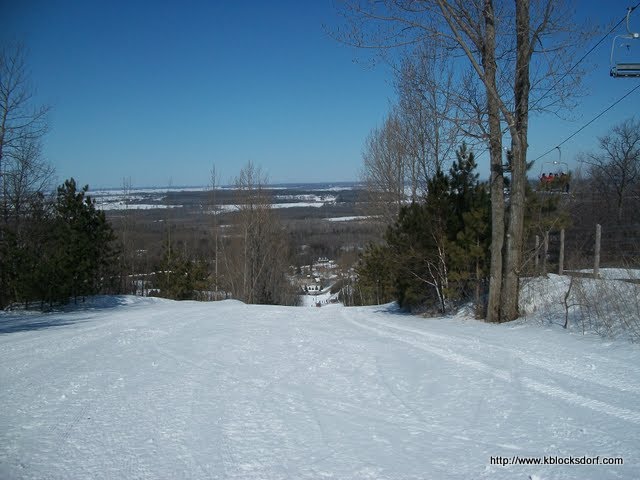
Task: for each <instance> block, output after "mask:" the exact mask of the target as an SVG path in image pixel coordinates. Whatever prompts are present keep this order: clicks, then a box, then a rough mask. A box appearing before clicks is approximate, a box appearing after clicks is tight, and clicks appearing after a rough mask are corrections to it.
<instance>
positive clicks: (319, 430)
mask: <svg viewBox="0 0 640 480" xmlns="http://www.w3.org/2000/svg"><path fill="white" fill-rule="evenodd" d="M0 386H1V388H0V405H1V408H0V478H2V479H18V478H27V479H222V478H230V479H314V480H315V479H330V478H333V479H341V480H342V479H347V480H349V479H474V480H475V479H509V480H511V479H536V480H547V479H576V478H580V479H619V478H627V479H632V478H635V479H637V478H640V448H639V446H640V351H639V349H638V347H637V346H635V345H632V344H629V343H626V342H607V341H604V340H602V339H601V338H599V337H596V336H582V335H577V334H575V333H570V332H566V331H564V330H562V329H560V328H556V327H547V328H544V327H541V326H539V325H529V324H527V323H524V322H516V323H511V324H506V325H489V324H484V323H480V322H477V321H474V320H470V319H466V318H462V317H457V318H446V319H423V318H417V317H412V316H407V315H402V314H400V313H399V312H397V311H396V310H395V309H394V307H393V306H385V307H368V308H344V307H341V306H336V305H329V306H323V307H322V308H315V307H314V308H311V307H307V308H304V307H298V308H286V307H268V306H248V305H244V304H241V303H239V302H236V301H224V302H217V303H195V302H172V301H167V300H159V299H142V298H135V297H100V298H97V299H93V300H92V303H90V304H88V305H86V306H84V307H81V308H75V309H69V310H68V311H66V312H61V313H49V314H44V315H42V314H28V313H11V312H4V313H0ZM545 456H546V457H548V458H556V457H561V458H567V459H568V458H570V457H573V458H576V459H581V458H584V457H585V456H587V457H596V456H599V458H600V459H603V458H604V457H615V458H622V459H623V461H624V465H507V466H501V465H495V464H492V463H491V457H494V458H495V457H502V458H503V459H509V460H511V459H516V458H528V457H531V458H534V459H535V458H539V459H540V460H541V461H542V460H543V459H544V457H545Z"/></svg>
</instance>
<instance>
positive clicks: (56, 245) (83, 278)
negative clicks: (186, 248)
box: [0, 178, 118, 307]
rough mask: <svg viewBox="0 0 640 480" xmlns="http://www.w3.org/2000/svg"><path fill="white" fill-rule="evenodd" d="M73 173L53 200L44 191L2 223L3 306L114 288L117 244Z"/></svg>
mask: <svg viewBox="0 0 640 480" xmlns="http://www.w3.org/2000/svg"><path fill="white" fill-rule="evenodd" d="M87 191H88V186H84V187H83V188H81V189H78V187H77V185H76V181H75V180H74V179H73V178H71V179H69V180H67V181H65V182H64V184H62V185H60V186H59V187H58V189H57V194H56V196H55V199H54V200H53V201H49V200H47V199H46V198H45V197H44V195H43V194H42V193H40V192H38V193H36V194H34V195H32V196H31V197H30V201H29V202H28V204H27V205H26V206H25V208H24V209H23V210H22V212H21V213H20V214H19V215H17V214H15V211H14V210H10V209H6V210H5V215H4V219H3V222H2V228H1V229H0V235H1V237H0V238H1V241H0V271H1V272H2V273H1V274H0V286H1V288H0V292H1V294H0V306H2V307H5V306H6V305H9V304H12V303H16V302H18V303H22V304H24V305H25V306H27V307H28V306H29V304H31V303H33V302H35V303H38V304H39V305H40V306H41V307H44V306H51V305H53V304H58V303H66V302H68V301H69V300H74V301H77V300H78V299H79V298H84V297H86V296H87V295H93V294H96V293H98V292H105V291H109V290H110V289H111V290H113V287H114V285H115V282H114V279H115V276H116V271H115V269H114V267H115V266H116V262H115V259H116V256H117V254H118V251H117V248H116V246H115V244H114V240H115V236H114V234H113V230H112V229H111V226H110V225H109V223H108V222H107V221H106V219H105V216H104V212H102V211H100V210H97V209H96V207H95V201H94V200H93V199H92V198H91V197H90V196H88V195H87Z"/></svg>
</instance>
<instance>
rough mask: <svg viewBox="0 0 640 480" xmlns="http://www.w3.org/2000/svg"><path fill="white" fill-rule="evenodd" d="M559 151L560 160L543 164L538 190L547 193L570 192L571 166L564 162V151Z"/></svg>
mask: <svg viewBox="0 0 640 480" xmlns="http://www.w3.org/2000/svg"><path fill="white" fill-rule="evenodd" d="M556 148H557V149H558V160H551V161H547V162H543V163H542V165H541V166H540V175H539V177H538V178H539V180H540V182H539V187H538V190H542V191H546V192H568V191H569V190H568V186H569V180H570V179H571V173H570V172H569V164H568V163H567V162H563V161H562V151H561V150H560V147H556Z"/></svg>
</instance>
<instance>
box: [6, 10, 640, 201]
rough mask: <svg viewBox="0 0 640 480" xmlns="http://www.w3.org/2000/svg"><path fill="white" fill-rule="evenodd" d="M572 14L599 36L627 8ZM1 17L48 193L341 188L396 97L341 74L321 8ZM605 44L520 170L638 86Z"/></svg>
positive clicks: (571, 148)
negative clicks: (37, 121) (38, 128)
mask: <svg viewBox="0 0 640 480" xmlns="http://www.w3.org/2000/svg"><path fill="white" fill-rule="evenodd" d="M579 4H580V5H583V7H582V8H584V12H585V13H586V14H589V15H590V16H591V17H592V18H593V19H594V20H596V21H598V22H599V23H600V22H601V23H602V24H609V23H610V22H612V21H616V20H618V19H619V18H620V17H622V16H623V15H624V13H625V11H626V10H625V8H626V7H627V6H628V4H627V3H626V2H624V1H621V0H616V1H610V2H601V1H589V2H579ZM0 17H1V18H2V24H3V28H2V30H1V32H0V39H2V40H16V39H17V40H21V41H23V42H24V43H25V44H26V46H27V48H28V50H29V57H28V60H29V65H30V69H31V74H32V82H33V85H34V87H35V88H36V89H37V98H38V100H39V101H40V102H43V103H47V104H50V105H51V106H52V112H51V115H50V124H51V132H50V133H49V134H48V135H47V137H46V140H45V154H46V156H47V158H48V159H49V160H50V161H51V163H53V165H54V166H55V167H56V170H57V174H58V177H59V179H64V178H67V177H70V176H74V177H75V178H76V179H77V180H78V181H79V182H81V183H89V184H90V186H91V187H92V188H102V187H118V186H121V184H122V179H123V178H124V177H130V178H131V180H132V182H133V184H134V185H135V186H152V185H167V184H168V183H172V184H173V185H175V186H177V185H205V184H207V183H208V176H209V170H210V168H211V165H212V164H214V163H215V164H216V166H217V168H218V170H219V172H220V173H221V176H222V181H223V183H226V182H228V181H229V180H230V179H231V178H232V177H234V176H235V175H236V174H237V173H238V171H239V169H240V167H241V166H242V165H243V164H245V163H246V162H247V161H249V160H252V161H253V162H255V163H256V164H258V165H261V166H262V167H263V168H264V169H265V170H266V171H267V172H268V174H269V177H270V179H271V181H273V182H313V181H344V180H355V179H356V178H357V177H358V173H359V171H360V168H361V163H362V162H361V151H362V145H363V142H364V139H365V137H366V136H367V134H368V133H369V131H370V130H371V129H372V128H373V127H375V126H377V125H379V124H380V122H381V120H382V118H383V116H384V114H385V113H386V111H387V109H388V106H389V103H390V102H391V101H392V100H393V97H394V93H393V87H392V77H391V73H390V72H389V71H388V69H386V68H385V67H384V66H379V67H376V68H373V69H372V68H369V67H366V66H364V65H363V63H366V62H363V63H358V62H354V59H358V58H359V59H362V58H363V55H364V54H363V53H362V52H358V51H355V50H353V49H350V48H348V47H346V46H344V45H341V44H339V43H337V42H336V41H335V40H333V39H331V38H330V37H329V36H328V35H327V34H326V33H325V31H324V29H323V25H325V24H328V25H330V26H331V25H335V24H336V23H337V22H339V19H338V18H337V15H336V12H335V10H334V8H333V2H332V0H314V1H295V0H291V1H275V0H274V1H244V2H235V1H185V2H163V1H155V2H150V1H149V2H143V1H131V2H123V1H116V0H113V1H90V0H87V1H55V2H52V1H37V0H21V1H19V2H11V4H9V3H8V2H3V1H1V0H0ZM636 17H637V20H638V21H637V25H638V28H639V29H640V11H639V12H638V14H637V15H636ZM610 45H611V43H610V41H607V42H606V43H605V44H604V45H603V46H601V47H600V48H599V49H598V50H596V51H595V52H594V53H593V54H592V55H591V56H590V57H589V59H588V60H589V61H590V63H592V64H595V65H594V67H595V70H593V71H592V72H591V73H590V74H589V76H588V78H587V82H586V86H587V87H588V92H589V95H588V96H585V97H584V98H583V99H581V100H580V101H579V105H578V107H577V109H576V110H575V111H573V112H571V113H569V114H568V115H569V116H570V117H571V118H570V119H569V120H567V119H558V118H555V117H551V116H545V117H534V118H532V121H531V136H530V140H529V143H530V150H529V157H530V158H535V157H536V156H538V155H539V154H541V153H543V152H544V151H546V150H548V149H549V148H552V147H553V146H554V145H556V144H558V143H559V142H560V141H562V140H563V139H564V138H566V137H567V136H568V135H570V134H571V133H572V132H573V131H575V130H576V129H577V128H579V127H580V126H581V125H582V124H583V123H585V122H586V121H588V120H590V119H591V118H592V117H593V116H594V115H595V114H597V113H598V112H599V111H600V110H601V109H603V108H605V107H606V106H608V105H609V104H610V103H612V102H613V101H615V100H616V99H617V98H619V97H620V96H622V94H624V92H626V91H628V90H629V89H630V88H632V87H633V86H634V85H635V84H637V82H638V81H639V80H637V79H631V80H614V79H611V78H609V76H608V61H609V48H610ZM588 47H589V46H585V52H586V50H587V49H588ZM638 105H640V93H638V92H636V93H635V94H634V95H633V96H631V97H629V98H628V99H627V100H626V101H625V102H624V103H623V104H621V105H619V106H618V107H617V108H615V109H614V110H612V111H611V112H609V113H608V114H607V115H606V116H605V117H603V118H602V119H600V120H599V121H598V122H596V123H595V124H594V125H592V126H591V127H590V128H588V129H587V130H585V131H584V132H583V133H582V134H581V135H579V136H577V137H576V138H575V139H574V140H573V141H571V142H570V143H569V144H567V145H565V146H564V147H563V159H566V160H571V159H572V158H573V156H574V155H575V154H576V152H578V151H580V150H586V149H590V148H593V147H594V145H595V138H596V137H597V136H598V135H601V134H602V133H604V132H605V131H606V130H607V129H608V128H610V127H611V126H612V125H613V124H615V123H616V122H617V121H619V120H621V119H623V118H626V117H628V116H630V115H632V114H633V113H635V111H637V107H638ZM554 157H557V153H554V154H553V155H551V156H549V157H548V158H549V159H550V160H552V159H554ZM484 163H486V162H484ZM536 168H537V167H534V170H535V169H536ZM484 171H487V169H486V168H485V169H484Z"/></svg>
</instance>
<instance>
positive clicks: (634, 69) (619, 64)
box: [609, 8, 640, 78]
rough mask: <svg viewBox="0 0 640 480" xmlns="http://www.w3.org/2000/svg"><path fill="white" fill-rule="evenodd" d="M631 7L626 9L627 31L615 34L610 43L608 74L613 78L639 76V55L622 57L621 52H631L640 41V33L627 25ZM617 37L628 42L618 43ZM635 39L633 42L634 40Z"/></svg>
mask: <svg viewBox="0 0 640 480" xmlns="http://www.w3.org/2000/svg"><path fill="white" fill-rule="evenodd" d="M632 11H633V9H632V8H629V9H627V33H626V34H625V35H616V37H615V38H614V39H613V44H612V45H611V59H610V63H611V70H610V71H609V74H610V75H611V76H612V77H614V78H622V77H640V55H637V54H636V55H634V56H635V58H631V59H629V58H623V52H624V51H625V50H626V52H627V53H628V52H632V53H635V52H633V47H634V46H638V44H640V42H639V41H638V40H640V33H638V32H632V31H631V27H630V26H629V18H630V17H631V12H632ZM618 39H627V40H629V42H624V43H620V44H618ZM634 40H635V42H634Z"/></svg>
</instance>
